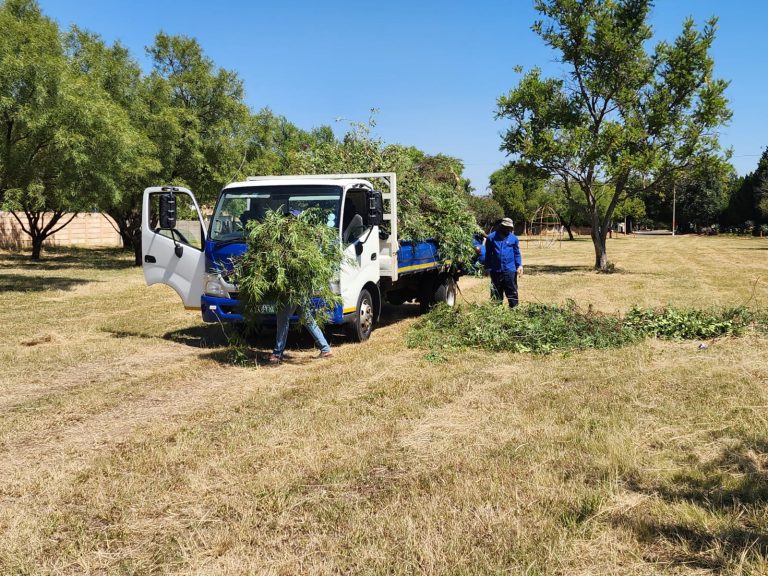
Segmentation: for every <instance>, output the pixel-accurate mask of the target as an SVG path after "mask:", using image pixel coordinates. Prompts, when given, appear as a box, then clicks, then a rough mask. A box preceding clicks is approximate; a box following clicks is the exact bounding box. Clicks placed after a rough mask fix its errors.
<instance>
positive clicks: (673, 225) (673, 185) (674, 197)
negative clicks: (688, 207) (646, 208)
mask: <svg viewBox="0 0 768 576" xmlns="http://www.w3.org/2000/svg"><path fill="white" fill-rule="evenodd" d="M676 192H677V184H675V183H674V182H673V183H672V236H674V235H675V226H676V225H677V222H676V221H675V207H676V205H677V194H676Z"/></svg>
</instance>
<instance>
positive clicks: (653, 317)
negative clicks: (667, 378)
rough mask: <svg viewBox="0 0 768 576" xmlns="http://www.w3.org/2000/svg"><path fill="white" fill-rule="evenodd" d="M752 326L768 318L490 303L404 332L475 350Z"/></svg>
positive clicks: (539, 348) (421, 342)
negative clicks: (622, 312) (617, 312)
mask: <svg viewBox="0 0 768 576" xmlns="http://www.w3.org/2000/svg"><path fill="white" fill-rule="evenodd" d="M751 327H754V328H756V329H757V330H759V331H761V332H767V331H768V316H766V314H764V313H761V312H755V311H753V310H750V309H749V308H747V307H744V306H740V307H736V308H729V309H725V310H686V309H677V308H672V307H666V308H660V309H643V308H632V309H631V310H630V311H629V312H628V313H627V314H626V316H624V317H623V318H622V317H620V316H618V315H609V314H603V313H600V312H597V311H594V310H592V309H591V308H589V309H587V310H582V309H580V308H579V307H578V306H577V305H576V304H575V303H574V302H573V301H569V302H568V303H567V305H565V306H556V305H543V304H528V305H522V306H519V307H518V308H515V309H510V308H508V307H506V306H499V305H498V304H494V303H486V304H480V305H477V304H472V305H469V306H464V307H460V306H457V307H455V308H449V307H448V306H438V307H437V308H435V309H434V310H432V311H431V312H430V313H429V314H427V315H425V316H423V317H422V318H420V319H419V321H418V322H417V323H416V324H415V325H414V326H413V328H412V329H411V331H410V332H409V333H408V336H407V341H408V345H409V346H411V347H420V348H431V349H432V350H438V351H439V350H446V349H461V348H479V349H483V350H490V351H493V352H502V351H503V352H531V353H535V354H546V353H551V352H555V351H571V350H585V349H588V348H618V347H621V346H626V345H629V344H632V343H634V342H638V341H640V340H642V339H644V338H648V337H656V338H662V339H680V340H694V339H711V338H716V337H721V336H739V335H742V334H744V333H745V331H746V330H748V329H749V328H751Z"/></svg>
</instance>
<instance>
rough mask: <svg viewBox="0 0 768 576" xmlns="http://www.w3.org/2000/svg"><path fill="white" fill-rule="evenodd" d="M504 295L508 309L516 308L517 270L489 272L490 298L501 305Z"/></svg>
mask: <svg viewBox="0 0 768 576" xmlns="http://www.w3.org/2000/svg"><path fill="white" fill-rule="evenodd" d="M505 294H506V295H507V300H509V307H510V308H514V307H515V306H517V270H506V271H504V272H491V298H492V299H493V300H495V301H496V302H498V303H499V304H501V303H502V302H504V295H505Z"/></svg>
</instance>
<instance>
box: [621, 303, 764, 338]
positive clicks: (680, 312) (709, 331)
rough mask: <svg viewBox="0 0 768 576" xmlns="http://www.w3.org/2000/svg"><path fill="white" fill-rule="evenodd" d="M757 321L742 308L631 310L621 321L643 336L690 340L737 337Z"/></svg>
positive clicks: (750, 312) (752, 314)
mask: <svg viewBox="0 0 768 576" xmlns="http://www.w3.org/2000/svg"><path fill="white" fill-rule="evenodd" d="M758 318H759V316H758V315H756V314H755V313H754V312H752V311H750V310H749V309H748V308H746V307H743V306H740V307H737V308H729V309H726V310H692V309H689V310H684V309H678V308H670V307H667V308H660V309H657V310H654V309H642V308H632V309H631V310H630V311H629V312H627V314H626V316H625V317H624V324H625V325H626V326H627V327H628V328H630V329H632V330H635V331H636V332H637V333H639V334H642V335H645V336H653V337H656V338H664V339H673V340H677V339H680V340H694V339H708V338H716V337H718V336H730V335H732V336H740V335H742V334H743V333H744V331H745V330H746V329H747V328H748V327H749V326H750V325H751V324H753V323H754V322H755V321H756V320H757V319H758Z"/></svg>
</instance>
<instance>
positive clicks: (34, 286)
mask: <svg viewBox="0 0 768 576" xmlns="http://www.w3.org/2000/svg"><path fill="white" fill-rule="evenodd" d="M90 282H98V280H84V279H82V278H67V277H64V276H29V275H26V274H25V275H22V274H0V293H2V292H44V291H46V290H72V289H73V288H75V287H76V286H80V285H82V284H88V283H90Z"/></svg>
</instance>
